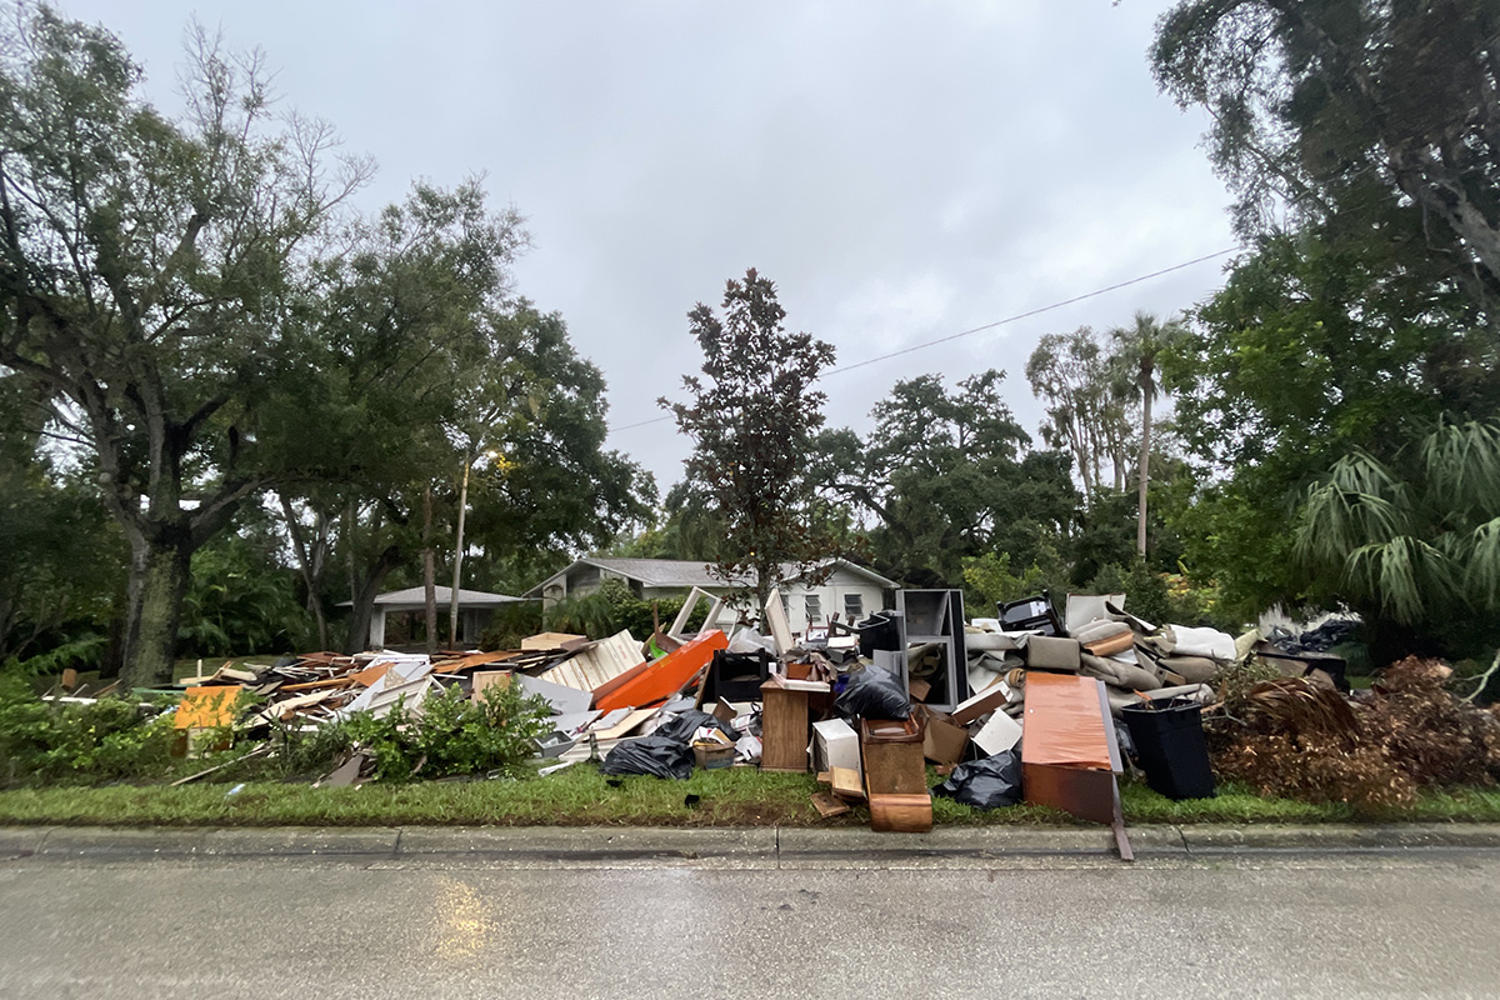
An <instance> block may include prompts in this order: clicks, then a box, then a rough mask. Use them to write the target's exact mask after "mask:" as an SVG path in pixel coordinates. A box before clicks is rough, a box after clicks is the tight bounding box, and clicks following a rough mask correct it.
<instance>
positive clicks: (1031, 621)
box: [995, 590, 1063, 635]
mask: <svg viewBox="0 0 1500 1000" xmlns="http://www.w3.org/2000/svg"><path fill="white" fill-rule="evenodd" d="M995 607H996V609H997V611H998V612H999V617H1000V627H1001V628H1002V629H1004V630H1005V631H1007V632H1038V633H1040V634H1041V635H1062V634H1063V626H1062V622H1060V621H1058V619H1057V611H1056V610H1054V609H1053V607H1052V597H1051V595H1050V594H1049V592H1048V591H1045V590H1044V591H1042V592H1041V593H1040V594H1038V595H1037V596H1035V597H1023V598H1021V599H1020V600H1019V601H1005V602H1000V603H998V604H996V605H995Z"/></svg>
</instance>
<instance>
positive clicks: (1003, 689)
mask: <svg viewBox="0 0 1500 1000" xmlns="http://www.w3.org/2000/svg"><path fill="white" fill-rule="evenodd" d="M1009 700H1010V685H1009V684H1006V683H1005V682H1004V681H1000V680H997V681H995V683H993V684H991V685H990V686H989V687H987V688H985V689H984V690H983V691H981V692H979V693H978V694H976V695H975V696H974V697H972V698H970V699H968V700H967V701H961V702H959V703H958V705H956V706H955V707H954V709H953V721H954V722H956V723H958V724H959V725H960V726H967V725H968V724H969V723H971V722H975V721H977V720H978V719H979V718H980V717H981V716H984V715H988V714H989V713H991V712H996V711H999V710H1000V709H1002V708H1004V707H1005V703H1006V702H1007V701H1009Z"/></svg>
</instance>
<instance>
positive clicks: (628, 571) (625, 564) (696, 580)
mask: <svg viewBox="0 0 1500 1000" xmlns="http://www.w3.org/2000/svg"><path fill="white" fill-rule="evenodd" d="M833 562H834V563H836V564H838V565H839V566H841V567H843V568H844V569H848V570H852V571H853V572H855V573H858V574H860V575H861V576H864V577H867V578H868V579H869V580H871V581H872V582H874V583H877V584H879V585H880V586H881V587H886V588H890V589H895V588H896V587H898V586H899V584H897V583H896V581H894V580H889V579H887V578H885V577H883V576H881V575H880V574H879V573H876V572H875V571H874V570H872V569H866V568H865V567H864V566H861V565H859V564H858V563H853V562H850V561H849V560H847V559H835V560H833ZM579 566H597V567H599V568H600V569H605V570H609V571H610V572H612V573H618V574H620V575H621V576H624V577H628V578H629V579H632V580H638V581H640V583H641V585H642V586H645V587H661V588H664V589H665V588H673V589H675V588H681V589H683V590H686V589H688V588H690V587H701V588H703V589H704V590H726V589H733V588H736V587H748V586H751V584H752V581H753V580H754V577H753V576H751V575H749V574H746V575H745V576H742V577H740V578H738V579H736V580H733V581H725V580H724V578H723V577H720V576H718V575H716V574H715V573H714V571H713V569H714V568H713V566H711V565H710V564H708V563H705V562H698V561H695V560H692V559H622V558H614V557H597V558H596V557H592V556H590V557H587V558H584V559H578V560H576V561H574V562H573V563H572V564H571V565H569V566H567V567H565V568H563V569H560V570H558V571H557V572H556V573H553V574H552V575H551V576H549V577H547V579H546V580H543V581H542V582H541V583H539V584H537V585H536V586H535V587H532V588H531V589H530V590H528V591H526V594H527V596H531V595H539V594H541V592H542V588H543V587H544V586H546V584H547V581H548V580H553V579H556V578H557V577H559V576H562V575H563V574H565V573H568V572H570V571H572V570H573V569H575V568H576V567H579ZM785 572H787V573H788V574H790V573H791V572H792V567H791V566H787V567H786V570H785Z"/></svg>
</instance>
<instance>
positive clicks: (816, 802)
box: [812, 792, 851, 819]
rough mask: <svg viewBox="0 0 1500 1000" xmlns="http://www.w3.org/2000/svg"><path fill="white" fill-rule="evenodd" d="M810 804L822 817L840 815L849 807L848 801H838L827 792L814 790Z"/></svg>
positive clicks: (828, 817)
mask: <svg viewBox="0 0 1500 1000" xmlns="http://www.w3.org/2000/svg"><path fill="white" fill-rule="evenodd" d="M812 804H813V808H814V809H816V810H817V811H818V815H819V816H822V817H823V818H824V819H832V818H833V817H834V816H842V815H844V814H845V813H846V812H849V811H850V809H851V807H850V805H849V803H847V802H843V801H840V800H839V799H836V798H834V797H833V796H832V795H829V794H828V793H827V792H814V793H813V796H812Z"/></svg>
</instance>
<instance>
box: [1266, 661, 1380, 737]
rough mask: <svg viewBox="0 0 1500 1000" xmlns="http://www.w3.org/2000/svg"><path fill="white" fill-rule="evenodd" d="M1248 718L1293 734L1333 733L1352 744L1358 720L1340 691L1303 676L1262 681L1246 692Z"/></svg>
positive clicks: (1332, 734) (1357, 731)
mask: <svg viewBox="0 0 1500 1000" xmlns="http://www.w3.org/2000/svg"><path fill="white" fill-rule="evenodd" d="M1245 714H1246V716H1247V717H1248V718H1249V720H1251V721H1253V722H1256V723H1259V724H1261V725H1266V726H1268V727H1269V728H1271V729H1273V730H1277V731H1282V732H1287V733H1290V734H1291V735H1293V736H1330V737H1335V738H1338V739H1342V740H1344V741H1345V742H1346V743H1348V744H1350V745H1353V743H1354V742H1355V741H1356V740H1357V739H1358V738H1359V734H1360V727H1359V720H1358V719H1357V718H1355V716H1354V710H1353V709H1352V708H1350V707H1349V703H1348V702H1347V701H1345V700H1344V696H1343V695H1341V694H1339V693H1338V692H1337V691H1331V690H1329V689H1327V688H1320V687H1314V686H1313V685H1312V684H1309V683H1308V682H1307V681H1305V680H1303V679H1302V678H1300V677H1277V678H1274V679H1272V680H1268V681H1262V682H1261V683H1259V684H1257V685H1255V686H1254V687H1253V688H1251V689H1250V692H1249V694H1248V695H1247V696H1246V709H1245Z"/></svg>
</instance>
